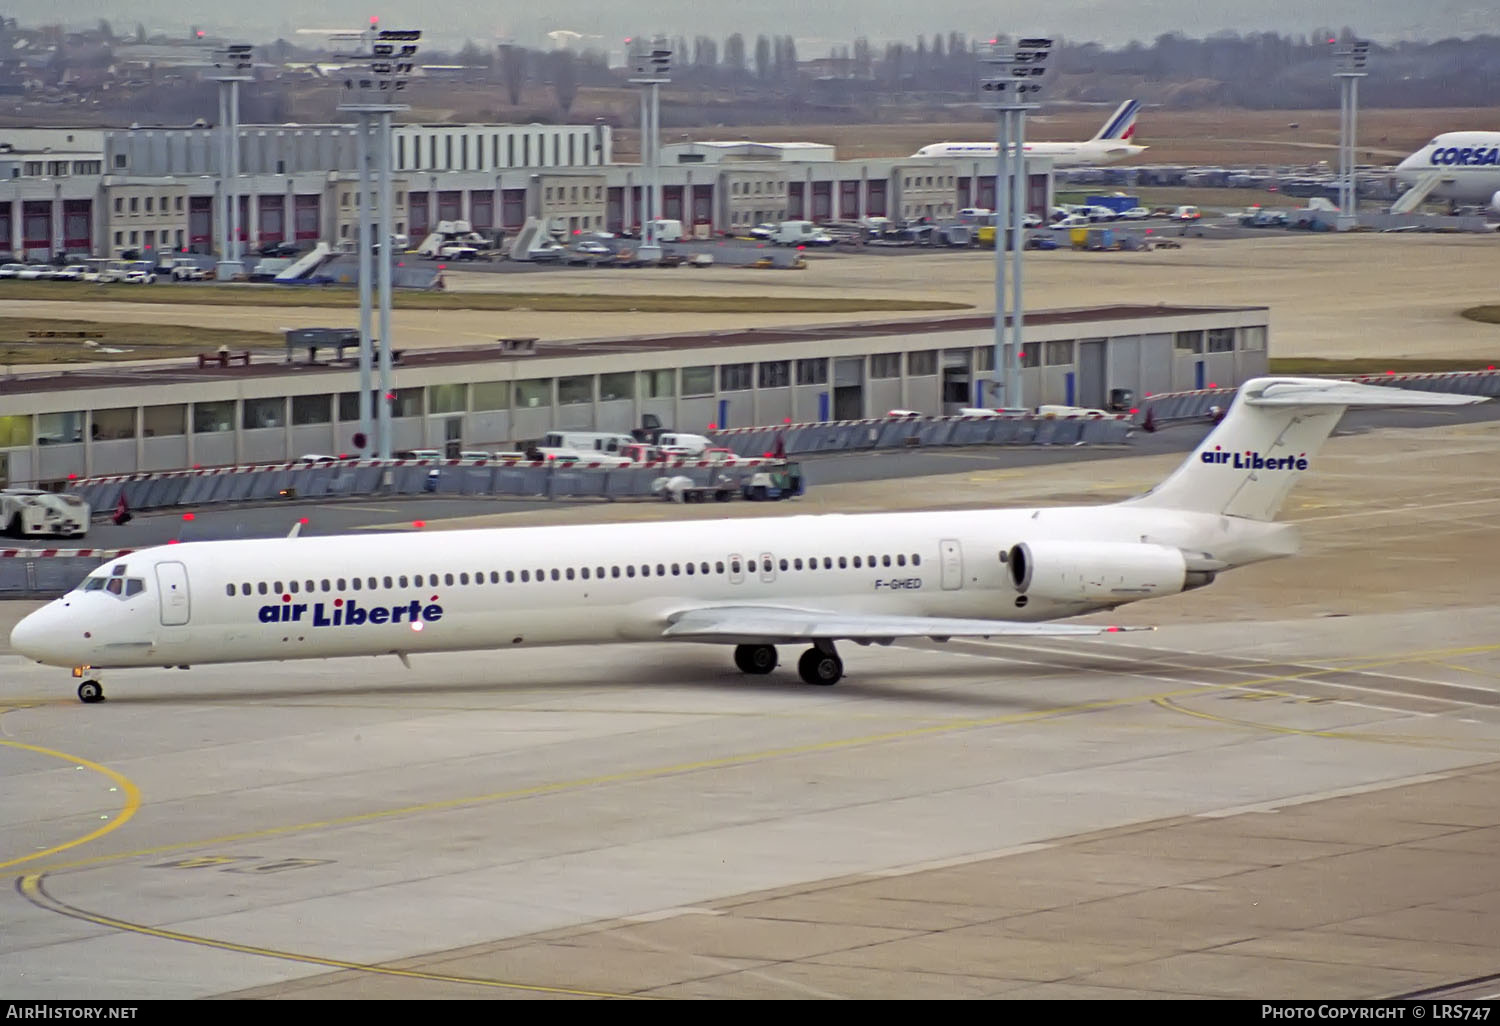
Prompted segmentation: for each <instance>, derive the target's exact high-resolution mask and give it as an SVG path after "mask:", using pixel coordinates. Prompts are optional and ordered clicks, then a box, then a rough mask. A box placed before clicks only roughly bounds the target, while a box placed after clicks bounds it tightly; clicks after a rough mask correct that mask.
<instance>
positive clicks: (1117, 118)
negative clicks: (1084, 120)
mask: <svg viewBox="0 0 1500 1026" xmlns="http://www.w3.org/2000/svg"><path fill="white" fill-rule="evenodd" d="M1140 113H1141V101H1140V100H1126V101H1125V102H1124V103H1122V104H1120V105H1119V106H1118V107H1116V108H1115V112H1114V113H1113V114H1111V115H1110V116H1109V120H1108V121H1106V122H1104V124H1103V125H1102V126H1101V127H1100V129H1099V131H1098V133H1096V134H1095V136H1094V137H1093V138H1092V139H1090V140H1089V141H1090V142H1107V141H1109V140H1111V139H1119V140H1120V141H1121V142H1128V141H1129V140H1130V138H1131V136H1133V135H1135V119H1136V118H1137V117H1138V116H1139V115H1140Z"/></svg>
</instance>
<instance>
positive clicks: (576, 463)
mask: <svg viewBox="0 0 1500 1026" xmlns="http://www.w3.org/2000/svg"><path fill="white" fill-rule="evenodd" d="M775 462H777V461H776V460H767V459H760V458H757V459H731V460H722V461H716V460H657V461H655V462H652V463H625V464H617V463H605V462H593V461H590V462H585V461H583V460H340V461H339V462H337V463H306V462H302V461H300V460H299V461H297V462H295V463H253V464H246V465H244V466H229V467H194V468H193V469H191V470H140V471H135V472H134V473H130V474H103V475H99V476H97V477H78V478H73V479H72V480H70V481H69V482H68V485H69V487H73V488H80V487H84V486H86V485H97V484H125V483H128V482H131V481H148V480H149V481H156V480H162V479H166V478H177V477H219V476H221V475H224V474H251V473H258V472H264V471H274V470H317V469H327V468H330V467H382V468H395V467H424V466H425V467H433V468H436V467H530V468H544V467H549V466H556V467H563V468H565V469H568V470H572V469H575V468H586V469H589V470H634V469H638V468H654V469H677V468H679V467H724V466H736V467H751V466H756V465H758V464H761V463H775Z"/></svg>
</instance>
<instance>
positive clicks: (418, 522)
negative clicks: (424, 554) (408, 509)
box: [411, 520, 427, 531]
mask: <svg viewBox="0 0 1500 1026" xmlns="http://www.w3.org/2000/svg"><path fill="white" fill-rule="evenodd" d="M411 526H413V527H415V528H416V529H417V530H419V531H420V530H421V529H422V528H424V527H426V526H427V521H425V520H413V521H412V522H411Z"/></svg>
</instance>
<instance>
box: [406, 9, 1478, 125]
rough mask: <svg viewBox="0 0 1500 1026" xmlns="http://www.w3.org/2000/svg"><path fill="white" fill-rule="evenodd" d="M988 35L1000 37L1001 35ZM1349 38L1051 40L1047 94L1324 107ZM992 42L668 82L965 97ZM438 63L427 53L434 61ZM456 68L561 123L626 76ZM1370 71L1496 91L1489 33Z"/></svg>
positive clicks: (1325, 32) (1401, 47) (784, 49)
mask: <svg viewBox="0 0 1500 1026" xmlns="http://www.w3.org/2000/svg"><path fill="white" fill-rule="evenodd" d="M994 38H996V39H999V40H1001V41H1004V39H1005V37H1004V36H1003V35H999V34H997V36H995V37H994ZM1353 38H1355V34H1354V32H1353V30H1352V29H1349V28H1343V29H1339V30H1334V29H1329V28H1315V29H1313V30H1312V31H1311V32H1309V33H1305V34H1298V35H1292V34H1286V35H1283V34H1280V33H1276V32H1257V33H1249V34H1240V33H1237V32H1218V33H1214V34H1213V35H1210V36H1208V37H1206V38H1203V39H1193V38H1189V37H1187V36H1184V35H1182V34H1181V33H1177V32H1169V33H1164V34H1162V35H1159V36H1157V37H1156V38H1155V39H1153V40H1151V41H1150V42H1140V41H1132V42H1130V43H1128V44H1126V45H1124V46H1120V47H1115V48H1109V47H1105V46H1101V45H1100V44H1098V43H1086V42H1084V43H1080V42H1073V41H1071V40H1067V39H1062V38H1057V39H1055V40H1054V49H1053V56H1052V58H1051V63H1052V76H1053V77H1052V79H1051V82H1050V83H1049V88H1048V95H1049V96H1050V97H1051V98H1054V99H1077V100H1098V101H1103V100H1108V99H1112V98H1114V97H1116V96H1118V95H1120V93H1121V91H1122V90H1129V91H1130V92H1131V93H1132V95H1140V96H1141V97H1142V98H1143V99H1146V100H1148V101H1151V102H1155V103H1161V104H1165V105H1168V106H1182V107H1191V106H1232V107H1246V108H1295V107H1308V106H1327V105H1332V104H1333V103H1335V102H1336V97H1337V92H1336V91H1335V89H1334V86H1333V83H1332V79H1331V75H1332V71H1333V56H1332V52H1333V50H1334V49H1335V47H1334V46H1333V45H1332V41H1335V40H1337V41H1340V42H1348V41H1349V40H1352V39H1353ZM989 42H990V39H989V38H985V39H982V40H981V39H974V38H971V37H970V36H968V35H966V34H965V33H962V32H947V33H934V34H932V35H930V36H917V37H916V38H915V39H914V40H912V41H910V42H907V41H896V42H886V43H880V44H876V43H872V42H871V41H870V40H869V39H868V38H866V37H860V38H857V39H854V40H852V41H851V42H849V43H847V44H838V45H835V46H833V47H832V48H830V50H829V52H828V53H827V55H826V56H823V57H818V58H815V59H812V60H808V59H807V58H806V57H805V56H804V55H799V53H798V50H797V44H796V42H795V40H794V39H793V37H792V36H790V35H764V34H763V35H757V36H756V37H754V40H753V42H752V41H751V40H750V37H748V36H746V35H744V34H742V33H739V32H735V33H732V34H730V35H728V36H726V37H724V38H723V39H722V40H721V39H716V38H714V37H711V36H706V35H698V36H694V37H692V38H691V39H689V38H687V37H686V36H677V37H676V38H674V39H673V40H672V48H673V59H672V80H673V83H674V85H675V86H679V87H687V88H691V87H700V88H724V89H733V90H735V91H736V92H739V93H754V92H755V91H757V90H759V91H763V92H765V93H767V94H768V95H778V96H781V97H783V98H787V97H790V98H792V99H794V100H796V99H800V98H806V97H808V96H816V95H818V94H819V92H820V90H822V91H823V92H824V93H825V94H826V90H827V86H828V84H829V83H830V82H836V83H840V92H841V93H842V94H843V95H850V94H851V93H853V94H855V95H864V96H866V97H869V98H875V97H880V98H883V99H887V100H890V99H899V98H901V97H910V98H913V99H918V98H920V97H921V96H922V95H924V94H949V95H950V96H951V95H952V94H962V95H966V96H972V95H974V91H975V88H976V86H977V82H978V76H979V73H980V66H979V64H978V61H977V55H978V54H977V51H978V50H979V48H980V47H981V46H984V45H987V44H988V43H989ZM442 56H444V55H441V54H438V55H424V57H427V58H428V59H433V60H437V59H439V58H440V57H442ZM454 60H455V62H456V63H461V64H467V65H471V66H474V67H476V68H487V69H489V70H490V71H491V73H492V74H493V75H494V76H495V77H496V79H497V80H498V81H501V82H503V83H504V86H505V89H506V91H507V93H508V94H509V97H508V98H509V99H510V100H511V103H512V105H515V104H516V103H517V102H519V97H520V95H521V90H522V89H524V87H525V86H526V85H527V84H528V83H538V84H547V85H550V86H552V88H553V90H554V92H555V93H556V95H557V100H558V104H559V106H560V107H561V108H562V109H563V111H564V112H565V113H566V111H567V110H568V109H569V107H571V105H572V98H573V96H575V95H576V90H577V87H578V85H579V84H583V85H597V86H610V85H615V86H617V85H619V84H621V82H622V81H623V79H624V78H625V77H626V75H625V73H624V71H623V70H622V69H619V68H615V69H610V67H609V64H608V60H607V58H606V56H605V55H604V54H603V53H600V52H598V51H584V52H582V53H580V54H577V55H576V56H575V55H573V54H572V53H571V52H570V51H566V50H558V51H539V50H528V49H525V48H522V47H516V46H502V47H500V48H499V49H498V50H496V49H486V48H484V47H481V46H479V45H477V44H475V43H469V44H468V45H466V46H465V47H464V48H463V50H461V51H460V52H459V53H458V55H457V56H456V58H454ZM1368 71H1369V76H1368V78H1366V79H1365V80H1364V82H1363V83H1362V84H1361V96H1360V99H1361V103H1363V104H1366V105H1370V106H1380V107H1437V106H1486V105H1489V104H1492V103H1493V100H1494V97H1495V96H1496V95H1497V93H1500V36H1495V35H1483V36H1475V37H1471V38H1468V39H1444V40H1438V41H1435V42H1402V43H1394V44H1390V45H1375V46H1372V47H1371V50H1370V57H1369V65H1368Z"/></svg>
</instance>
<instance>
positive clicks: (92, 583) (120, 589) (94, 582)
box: [81, 573, 146, 598]
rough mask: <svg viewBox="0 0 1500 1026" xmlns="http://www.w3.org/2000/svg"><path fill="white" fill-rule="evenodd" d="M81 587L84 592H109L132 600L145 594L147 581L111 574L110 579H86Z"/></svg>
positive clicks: (142, 578)
mask: <svg viewBox="0 0 1500 1026" xmlns="http://www.w3.org/2000/svg"><path fill="white" fill-rule="evenodd" d="M81 587H82V588H83V590H84V591H107V592H109V593H110V594H111V595H118V596H119V597H121V598H131V597H133V596H135V595H141V594H144V593H145V591H146V579H145V578H144V577H122V576H119V575H116V574H113V573H111V574H110V576H108V577H85V578H84V579H83V584H82V586H81Z"/></svg>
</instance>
